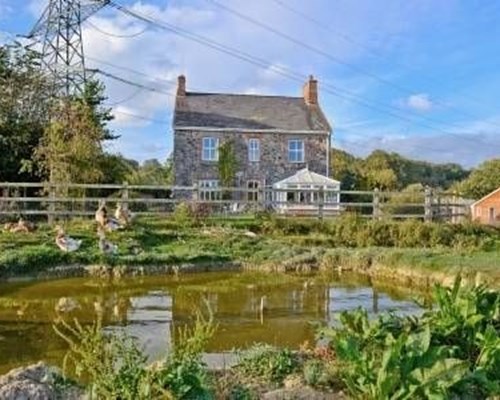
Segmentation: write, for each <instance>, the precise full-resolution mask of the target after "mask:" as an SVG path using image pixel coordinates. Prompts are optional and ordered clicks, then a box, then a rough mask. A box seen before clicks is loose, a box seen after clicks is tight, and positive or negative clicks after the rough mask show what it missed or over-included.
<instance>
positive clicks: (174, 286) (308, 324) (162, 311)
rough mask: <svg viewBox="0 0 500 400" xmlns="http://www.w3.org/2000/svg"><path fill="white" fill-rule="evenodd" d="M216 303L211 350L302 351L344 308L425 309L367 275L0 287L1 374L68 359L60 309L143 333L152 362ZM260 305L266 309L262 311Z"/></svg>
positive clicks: (218, 276) (215, 276)
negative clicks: (58, 323) (259, 346)
mask: <svg viewBox="0 0 500 400" xmlns="http://www.w3.org/2000/svg"><path fill="white" fill-rule="evenodd" d="M206 303H208V304H210V308H211V309H212V311H213V315H214V319H215V322H216V323H217V325H218V328H217V333H216V335H215V337H214V338H213V339H212V341H211V342H210V343H209V345H208V348H207V352H208V353H221V352H226V351H231V350H234V349H243V348H246V347H248V346H250V345H251V344H253V343H255V342H261V343H269V344H273V345H279V346H289V347H291V348H298V347H299V346H300V345H301V344H303V343H304V342H305V341H308V342H309V343H314V341H315V336H314V331H315V328H314V325H315V323H316V324H317V323H323V324H334V323H335V320H336V318H337V315H338V314H339V313H340V312H341V311H344V310H353V309H355V308H357V307H360V306H361V307H364V308H366V309H367V310H368V311H369V313H371V314H376V313H380V312H384V311H388V310H394V311H396V312H398V313H401V314H415V313H418V312H419V311H420V308H419V307H418V306H417V305H416V304H415V303H414V302H413V301H412V299H411V295H409V294H408V293H406V294H405V293H401V292H399V293H398V292H394V291H393V290H389V289H387V288H383V287H377V286H372V285H371V284H370V281H369V280H367V279H366V278H360V277H357V276H353V275H343V276H333V277H332V276H330V277H324V276H293V275H279V274H255V273H235V272H231V273H203V274H190V275H181V276H179V277H175V276H153V277H140V278H137V277H135V278H126V279H120V280H116V281H110V280H102V279H90V278H75V279H64V280H53V281H29V282H15V283H2V284H0V373H4V372H6V371H7V370H9V369H11V368H14V367H17V366H20V365H26V364H29V363H33V362H37V361H39V360H44V361H46V362H48V363H50V364H53V365H61V361H62V358H63V357H64V354H65V352H66V349H67V348H66V344H65V342H64V341H63V340H62V339H60V338H59V337H58V336H57V335H56V334H55V333H54V330H53V327H52V324H53V321H54V319H55V318H57V317H58V316H63V315H64V316H65V317H66V318H73V317H74V318H77V319H78V321H79V322H80V323H90V322H92V321H94V320H95V319H96V317H97V314H99V315H101V316H102V319H103V323H104V326H105V327H106V329H110V330H125V331H126V332H128V333H130V334H131V335H133V336H135V337H137V338H138V340H139V342H140V343H141V345H142V346H143V347H144V349H145V351H146V352H147V354H148V355H149V357H150V359H151V360H155V359H159V358H161V357H163V356H165V354H166V353H167V352H168V349H169V347H170V346H171V345H172V344H175V341H176V338H177V336H178V335H177V331H178V328H180V327H183V326H185V325H190V324H192V323H193V319H194V314H195V312H196V310H200V309H203V308H205V306H204V304H206ZM261 304H263V305H264V311H263V312H261Z"/></svg>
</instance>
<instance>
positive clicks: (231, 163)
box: [217, 140, 238, 187]
mask: <svg viewBox="0 0 500 400" xmlns="http://www.w3.org/2000/svg"><path fill="white" fill-rule="evenodd" d="M217 167H218V170H219V179H220V182H221V185H222V186H223V187H232V186H234V184H235V182H234V179H235V176H236V170H237V168H238V160H237V158H236V154H235V151H234V142H233V141H232V140H227V141H225V142H224V143H222V144H221V145H220V146H219V161H218V165H217Z"/></svg>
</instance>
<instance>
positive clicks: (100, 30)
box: [85, 20, 148, 39]
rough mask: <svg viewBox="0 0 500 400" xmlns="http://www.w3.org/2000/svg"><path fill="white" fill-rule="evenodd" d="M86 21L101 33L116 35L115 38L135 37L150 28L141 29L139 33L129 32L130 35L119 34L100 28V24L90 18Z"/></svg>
mask: <svg viewBox="0 0 500 400" xmlns="http://www.w3.org/2000/svg"><path fill="white" fill-rule="evenodd" d="M85 23H86V24H87V25H89V26H90V27H91V28H92V29H94V30H95V31H97V32H99V33H102V34H103V35H106V36H111V37H115V38H118V39H130V38H135V37H137V36H140V35H142V34H143V33H145V32H146V31H147V30H148V28H147V27H146V28H144V29H143V30H141V31H139V32H137V33H133V34H129V35H118V34H116V33H111V32H107V31H105V30H103V29H102V28H99V27H98V26H96V25H95V24H93V23H92V22H90V20H86V21H85Z"/></svg>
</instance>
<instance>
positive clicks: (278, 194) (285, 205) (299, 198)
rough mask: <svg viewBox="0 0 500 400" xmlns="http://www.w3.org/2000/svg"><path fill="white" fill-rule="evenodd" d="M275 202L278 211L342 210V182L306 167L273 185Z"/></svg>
mask: <svg viewBox="0 0 500 400" xmlns="http://www.w3.org/2000/svg"><path fill="white" fill-rule="evenodd" d="M272 194H273V204H274V208H275V209H276V211H277V212H280V213H293V214H312V213H318V212H319V208H320V207H322V210H323V212H324V213H325V214H326V213H330V214H337V213H338V212H339V211H340V204H339V203H340V182H339V181H336V180H335V179H331V178H328V177H326V176H323V175H320V174H317V173H315V172H312V171H309V169H307V168H304V169H301V170H299V171H297V173H295V174H294V175H292V176H290V177H288V178H286V179H283V180H282V181H279V182H276V183H275V184H274V185H273V192H272Z"/></svg>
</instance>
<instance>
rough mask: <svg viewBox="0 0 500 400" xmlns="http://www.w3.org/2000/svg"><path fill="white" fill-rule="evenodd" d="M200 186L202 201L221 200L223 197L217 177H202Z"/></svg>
mask: <svg viewBox="0 0 500 400" xmlns="http://www.w3.org/2000/svg"><path fill="white" fill-rule="evenodd" d="M198 188H199V193H200V200H202V201H210V200H220V198H221V194H220V191H219V190H218V189H219V181H218V180H217V179H202V180H200V181H199V182H198Z"/></svg>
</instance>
